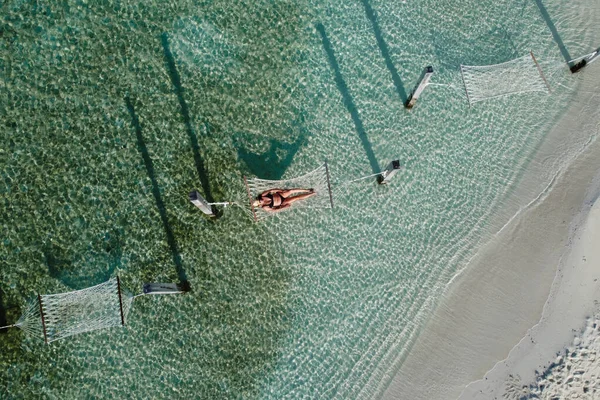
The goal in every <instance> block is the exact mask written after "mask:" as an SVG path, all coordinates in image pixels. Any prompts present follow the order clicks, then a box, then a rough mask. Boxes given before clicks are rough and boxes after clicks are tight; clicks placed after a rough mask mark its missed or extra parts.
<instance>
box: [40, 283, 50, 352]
mask: <svg viewBox="0 0 600 400" xmlns="http://www.w3.org/2000/svg"><path fill="white" fill-rule="evenodd" d="M38 302H39V303H40V316H41V317H42V329H43V331H44V342H45V343H46V344H48V334H47V333H46V319H45V318H44V307H42V296H40V295H39V294H38Z"/></svg>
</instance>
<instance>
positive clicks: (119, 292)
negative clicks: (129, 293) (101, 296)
mask: <svg viewBox="0 0 600 400" xmlns="http://www.w3.org/2000/svg"><path fill="white" fill-rule="evenodd" d="M117 292H118V294H119V309H120V310H121V325H123V326H125V316H124V315H123V299H122V298H121V280H120V279H119V275H117Z"/></svg>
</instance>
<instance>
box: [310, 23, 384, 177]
mask: <svg viewBox="0 0 600 400" xmlns="http://www.w3.org/2000/svg"><path fill="white" fill-rule="evenodd" d="M316 28H317V31H319V33H320V34H321V39H322V41H323V48H324V49H325V53H327V57H328V59H329V64H330V65H331V68H332V69H333V72H334V73H335V82H336V84H337V87H338V90H339V91H340V93H341V94H342V97H343V98H344V105H345V106H346V108H347V109H348V112H349V113H350V116H351V117H352V121H354V126H355V127H356V132H358V137H359V138H360V141H361V143H362V145H363V147H364V149H365V152H366V153H367V157H368V158H369V163H370V164H371V169H372V170H373V173H374V174H377V173H379V172H381V168H380V167H379V163H378V162H377V159H376V158H375V153H373V147H372V146H371V143H370V142H369V138H368V137H367V133H366V132H365V128H364V125H363V123H362V121H361V119H360V116H359V114H358V110H357V109H356V106H355V105H354V100H352V95H351V94H350V91H349V90H348V86H347V85H346V82H345V81H344V78H343V77H342V73H341V71H340V66H339V65H338V63H337V60H336V59H335V53H334V52H333V48H332V47H331V42H330V41H329V38H328V37H327V33H326V32H325V27H324V26H323V24H321V23H318V24H317V25H316Z"/></svg>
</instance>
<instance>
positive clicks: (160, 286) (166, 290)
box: [143, 283, 184, 294]
mask: <svg viewBox="0 0 600 400" xmlns="http://www.w3.org/2000/svg"><path fill="white" fill-rule="evenodd" d="M143 291H144V294H178V293H183V292H184V290H183V289H182V288H181V287H179V285H177V284H176V283H144V288H143Z"/></svg>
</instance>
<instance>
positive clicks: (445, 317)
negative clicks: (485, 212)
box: [383, 65, 600, 400]
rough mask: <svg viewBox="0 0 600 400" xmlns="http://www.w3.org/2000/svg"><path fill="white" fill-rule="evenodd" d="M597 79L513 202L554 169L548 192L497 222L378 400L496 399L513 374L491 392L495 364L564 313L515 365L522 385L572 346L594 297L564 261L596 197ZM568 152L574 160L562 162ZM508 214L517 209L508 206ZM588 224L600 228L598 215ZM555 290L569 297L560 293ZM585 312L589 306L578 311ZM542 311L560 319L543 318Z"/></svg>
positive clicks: (589, 76)
mask: <svg viewBox="0 0 600 400" xmlns="http://www.w3.org/2000/svg"><path fill="white" fill-rule="evenodd" d="M592 67H593V69H592ZM599 76H600V68H598V65H593V66H590V70H589V71H586V75H585V76H584V77H583V78H582V80H583V81H582V82H581V84H580V85H579V89H578V93H577V97H576V100H575V101H574V103H573V104H572V106H571V108H570V109H569V110H568V111H567V112H566V113H565V115H564V116H563V117H562V118H561V120H560V121H559V122H558V123H557V124H556V125H555V127H554V129H553V130H552V132H550V133H549V135H548V137H547V139H546V140H545V142H544V144H543V145H542V146H541V148H540V149H539V150H538V152H537V154H536V156H535V159H534V161H533V162H532V163H531V165H530V166H529V167H528V169H527V171H526V172H525V174H524V176H523V179H522V180H521V182H520V183H519V187H518V188H517V190H516V191H515V194H514V196H523V194H524V193H525V194H526V193H527V192H528V191H529V188H531V187H537V186H538V185H539V184H540V181H542V180H543V179H541V178H540V175H539V174H540V172H541V171H543V170H544V168H545V166H550V165H553V166H554V167H555V173H554V174H553V175H552V177H551V179H549V183H547V184H544V185H542V186H541V187H544V189H543V190H541V191H539V192H538V193H537V195H535V194H529V195H527V197H530V198H531V199H532V200H531V202H530V203H529V204H527V206H526V207H522V208H521V209H520V210H519V212H518V213H516V214H514V215H512V217H511V216H510V215H505V216H503V219H504V220H505V221H509V222H507V223H506V224H505V225H504V226H502V228H501V229H500V230H499V231H498V232H497V233H496V234H495V235H493V237H492V239H491V240H490V241H489V242H488V243H487V244H486V245H484V246H483V247H482V248H481V249H480V250H479V251H478V253H477V254H476V255H475V256H474V257H473V258H472V259H471V261H470V263H469V265H468V266H467V267H466V268H465V269H464V270H463V272H462V273H461V274H460V275H459V276H457V277H456V278H455V279H454V281H453V282H452V283H451V284H450V285H449V286H448V288H447V292H446V294H445V296H444V299H443V300H442V302H441V304H440V305H439V306H438V307H437V309H436V311H435V312H434V315H433V316H432V317H431V319H430V320H429V322H428V323H427V325H426V327H425V329H424V330H423V332H422V333H421V335H420V336H419V337H418V339H417V341H416V343H415V345H414V347H413V349H412V351H411V352H410V354H409V355H408V357H407V359H406V360H405V362H404V363H403V364H402V365H401V367H400V370H399V371H398V372H397V374H396V375H395V376H394V377H393V379H392V383H391V384H390V386H389V387H388V389H387V391H386V392H385V394H384V396H383V398H385V399H415V400H417V399H428V400H435V399H456V398H458V397H459V396H460V397H462V398H465V399H467V398H477V399H490V398H495V396H497V395H498V393H499V390H500V389H499V388H500V387H505V386H506V385H505V380H506V378H507V376H509V375H511V371H513V370H511V368H512V367H511V366H510V365H509V366H508V368H505V369H503V370H502V372H500V368H497V372H498V374H497V376H496V377H495V378H494V379H495V380H496V381H495V386H494V388H492V387H491V385H488V384H487V382H489V381H490V379H489V378H488V379H487V380H486V379H485V378H484V376H485V375H486V373H487V372H488V371H490V370H491V369H492V368H494V366H495V365H496V364H497V363H498V365H501V364H502V363H501V361H502V360H505V359H506V358H507V357H508V355H509V353H510V352H511V350H512V349H513V348H515V346H516V345H517V344H519V343H520V344H521V345H522V344H523V343H527V342H528V341H529V342H530V343H531V344H535V341H536V337H534V338H532V337H531V334H532V333H531V329H532V328H533V327H534V326H536V324H538V322H540V320H542V321H544V318H546V319H547V320H555V319H556V318H557V317H560V315H563V314H565V313H566V314H567V315H569V316H570V318H569V319H568V322H567V321H563V322H564V323H562V324H560V327H561V329H560V332H557V333H554V334H552V335H547V332H548V331H545V333H544V332H541V333H539V335H541V337H543V336H544V335H547V336H549V337H550V339H549V342H548V345H547V346H540V347H538V350H539V352H538V353H539V354H540V355H539V356H538V357H537V358H535V362H533V361H531V360H530V361H527V362H525V364H522V365H521V369H520V370H519V372H520V378H519V379H520V381H521V380H522V382H521V383H522V384H526V383H528V382H527V381H528V380H532V379H534V378H535V375H534V373H535V369H538V370H539V369H541V370H543V369H544V362H542V361H543V360H542V359H547V360H554V359H555V358H556V352H557V351H559V350H560V349H562V347H564V346H566V345H568V344H569V343H571V341H572V340H573V332H574V331H573V330H575V331H579V330H581V329H582V328H583V327H584V326H585V324H586V319H585V317H586V315H587V316H588V317H589V316H590V313H592V309H591V308H593V306H594V298H593V296H594V293H596V295H597V291H596V292H595V291H594V290H592V289H590V290H589V291H581V290H579V288H580V287H581V285H584V284H586V283H589V282H588V281H589V276H588V275H586V274H579V273H578V272H577V269H574V268H572V267H571V265H570V264H565V263H566V262H567V261H566V260H568V257H567V256H568V255H569V254H577V255H576V256H575V257H578V256H579V255H580V254H579V253H577V251H579V250H573V249H574V244H573V243H574V242H578V241H579V239H578V237H579V236H578V235H581V232H582V230H583V227H584V226H585V221H586V220H587V218H588V215H589V213H590V209H591V207H592V204H593V203H594V202H595V200H596V199H597V198H598V194H599V193H600V177H599V175H600V162H599V161H598V160H600V141H599V140H596V137H597V136H598V133H599V132H600V111H599V110H600V105H599V104H600V101H599V100H600V96H599V95H598V93H600V83H599V82H600V80H599V79H598V77H599ZM586 137H587V139H586ZM578 146H579V149H577V147H578ZM565 148H569V151H572V156H569V157H563V158H561V157H560V154H561V152H562V151H563V150H564V149H565ZM559 159H560V161H558V162H557V161H556V160H559ZM521 198H523V197H521ZM506 208H507V209H508V210H514V208H515V207H514V204H512V205H511V204H508V205H507V207H506ZM596 209H597V207H596ZM596 213H597V211H596ZM594 221H595V222H594V224H598V218H597V217H596V218H595V219H594ZM499 226H501V225H499ZM596 230H597V228H596ZM582 240H583V239H582ZM597 270H600V268H597ZM555 278H556V279H555ZM565 282H568V285H567V286H565V285H566V283H565ZM595 283H596V284H597V281H596V282H595ZM561 291H565V292H566V294H567V295H561V296H558V293H559V292H561ZM569 296H571V297H569ZM578 296H579V297H578ZM568 298H576V299H577V301H570V302H569V300H567V299H568ZM596 300H598V299H597V298H596ZM552 304H554V305H552ZM583 305H586V307H589V309H587V308H586V309H582V307H583ZM584 308H585V307H584ZM571 309H577V312H571ZM544 310H546V312H552V311H551V310H560V312H559V311H555V312H557V313H559V314H555V315H553V316H552V318H550V317H549V316H547V315H545V316H544V318H542V313H543V312H544ZM559 320H560V318H559ZM552 329H554V328H552ZM537 340H539V338H538V339H537ZM532 359H533V358H532ZM533 364H536V365H535V368H534V365H533ZM546 364H548V363H546ZM526 371H527V372H526ZM490 374H491V373H490ZM490 376H491V375H490ZM482 379H483V381H481V382H476V381H479V380H482ZM472 382H473V383H472ZM482 382H483V383H482ZM471 383H472V384H471ZM521 383H518V385H519V384H521ZM469 384H471V385H470V387H469V389H468V390H465V388H466V387H467V386H468V385H469ZM461 393H462V396H461ZM498 398H502V397H498Z"/></svg>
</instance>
